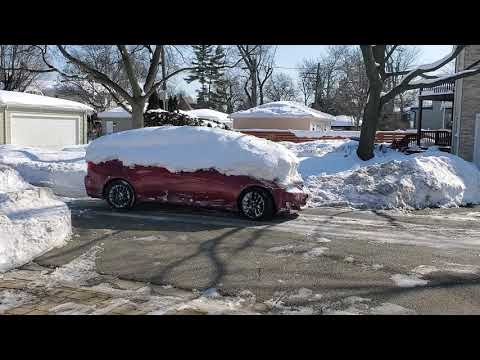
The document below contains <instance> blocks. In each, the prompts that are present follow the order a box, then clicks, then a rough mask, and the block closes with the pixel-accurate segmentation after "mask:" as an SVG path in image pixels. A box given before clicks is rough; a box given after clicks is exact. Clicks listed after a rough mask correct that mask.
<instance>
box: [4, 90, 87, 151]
mask: <svg viewBox="0 0 480 360" xmlns="http://www.w3.org/2000/svg"><path fill="white" fill-rule="evenodd" d="M92 112H93V109H92V108H91V107H90V106H87V105H84V104H82V103H79V102H75V101H70V100H64V99H58V98H52V97H48V96H42V95H35V94H28V93H22V92H16V91H5V90H0V144H16V145H27V146H63V145H78V144H85V143H87V116H88V114H90V113H92Z"/></svg>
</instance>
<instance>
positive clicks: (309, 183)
mask: <svg viewBox="0 0 480 360" xmlns="http://www.w3.org/2000/svg"><path fill="white" fill-rule="evenodd" d="M283 144H284V145H285V146H286V147H288V148H289V149H290V150H292V151H293V152H295V153H296V154H297V156H299V158H300V165H299V172H300V174H301V176H302V177H303V178H304V179H305V187H306V191H307V192H308V193H309V194H310V199H309V206H311V207H318V206H325V205H347V206H352V207H359V208H374V209H391V208H407V209H408V208H414V209H420V208H425V207H437V206H440V207H453V206H460V205H467V204H478V203H480V192H479V191H478V189H479V188H480V171H479V170H478V169H477V168H476V167H475V165H473V164H472V163H469V162H466V161H464V160H463V159H461V158H459V157H457V156H455V155H451V154H448V153H445V152H441V151H438V150H436V149H434V148H431V150H429V151H427V152H425V153H420V154H415V155H405V154H403V153H399V152H396V151H394V150H392V149H390V148H388V147H387V146H385V145H380V146H376V148H375V157H374V158H373V159H371V160H369V161H362V160H360V159H359V158H358V157H357V155H356V150H357V146H358V143H357V142H355V141H351V140H349V141H314V142H309V143H300V144H293V143H283Z"/></svg>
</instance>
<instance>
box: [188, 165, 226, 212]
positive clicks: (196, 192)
mask: <svg viewBox="0 0 480 360" xmlns="http://www.w3.org/2000/svg"><path fill="white" fill-rule="evenodd" d="M234 178H235V176H226V175H223V174H220V173H219V172H218V171H216V170H214V169H209V170H200V171H196V172H195V173H192V177H191V179H190V181H189V191H190V193H191V194H192V196H193V199H194V202H195V203H196V204H199V205H203V206H207V205H208V206H213V207H224V206H228V205H229V204H230V203H231V202H232V198H233V197H234V195H233V191H232V189H231V187H232V186H231V180H232V179H234Z"/></svg>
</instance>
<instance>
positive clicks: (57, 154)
mask: <svg viewBox="0 0 480 360" xmlns="http://www.w3.org/2000/svg"><path fill="white" fill-rule="evenodd" d="M85 148H86V145H79V146H69V147H66V148H64V149H62V150H54V149H44V148H34V147H23V146H17V145H0V164H4V165H8V166H11V167H13V168H14V169H15V170H17V171H18V172H19V173H20V175H21V176H22V177H23V178H24V179H25V180H26V181H27V182H29V183H30V184H33V185H39V186H46V187H49V188H51V189H52V190H53V192H54V193H55V194H56V195H59V196H66V197H86V196H87V194H86V192H85V185H84V181H83V179H84V177H85V175H86V172H87V165H86V163H85Z"/></svg>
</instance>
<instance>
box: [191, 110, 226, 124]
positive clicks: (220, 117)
mask: <svg viewBox="0 0 480 360" xmlns="http://www.w3.org/2000/svg"><path fill="white" fill-rule="evenodd" d="M186 114H187V115H190V116H192V117H197V118H200V119H207V120H216V121H218V122H221V123H227V124H231V123H232V119H231V118H230V116H229V115H228V114H225V113H223V112H221V111H217V110H212V109H194V110H189V111H186Z"/></svg>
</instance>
